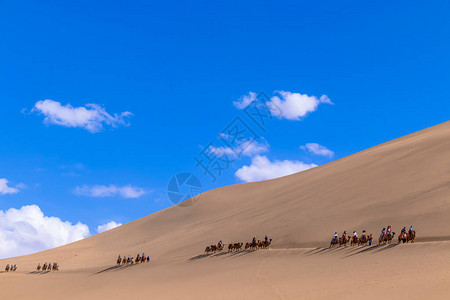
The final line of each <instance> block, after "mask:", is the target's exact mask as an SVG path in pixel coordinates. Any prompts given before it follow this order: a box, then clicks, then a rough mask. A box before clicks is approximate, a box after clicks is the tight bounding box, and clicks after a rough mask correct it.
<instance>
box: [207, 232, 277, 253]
mask: <svg viewBox="0 0 450 300" xmlns="http://www.w3.org/2000/svg"><path fill="white" fill-rule="evenodd" d="M271 243H272V239H269V238H268V237H267V235H266V236H265V238H264V241H261V240H258V241H257V240H256V237H253V239H252V241H251V242H248V243H245V247H244V244H243V243H241V242H238V243H232V244H228V252H233V251H240V250H242V248H243V247H244V249H245V250H257V249H268V248H269V246H270V244H271ZM224 248H225V245H224V244H223V242H222V241H219V242H218V243H217V245H211V246H207V247H206V249H205V253H216V252H220V251H222V250H223V249H224Z"/></svg>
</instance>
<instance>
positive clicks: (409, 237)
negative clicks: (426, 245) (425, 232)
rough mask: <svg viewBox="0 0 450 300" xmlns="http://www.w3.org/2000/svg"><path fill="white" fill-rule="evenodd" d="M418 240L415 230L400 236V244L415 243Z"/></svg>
mask: <svg viewBox="0 0 450 300" xmlns="http://www.w3.org/2000/svg"><path fill="white" fill-rule="evenodd" d="M415 238H416V232H415V231H414V230H413V231H411V232H408V233H406V232H405V233H401V234H400V235H399V236H398V243H399V244H400V243H401V242H403V243H409V242H411V243H414V239H415Z"/></svg>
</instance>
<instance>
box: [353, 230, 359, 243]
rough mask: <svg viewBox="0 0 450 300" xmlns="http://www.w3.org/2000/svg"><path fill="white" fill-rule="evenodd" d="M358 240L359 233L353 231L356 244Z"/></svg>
mask: <svg viewBox="0 0 450 300" xmlns="http://www.w3.org/2000/svg"><path fill="white" fill-rule="evenodd" d="M357 240H358V233H357V232H356V231H353V241H354V242H356V241H357Z"/></svg>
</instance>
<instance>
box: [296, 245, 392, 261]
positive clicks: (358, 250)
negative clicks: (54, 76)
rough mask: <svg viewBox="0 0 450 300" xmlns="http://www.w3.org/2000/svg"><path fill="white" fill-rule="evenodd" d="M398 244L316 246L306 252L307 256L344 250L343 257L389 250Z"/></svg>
mask: <svg viewBox="0 0 450 300" xmlns="http://www.w3.org/2000/svg"><path fill="white" fill-rule="evenodd" d="M396 246H397V244H390V245H373V246H356V247H352V246H347V247H338V248H320V247H318V248H314V249H311V250H309V251H307V252H305V253H304V255H306V256H311V255H323V254H331V253H338V252H342V253H344V254H346V255H345V256H344V257H343V258H347V257H351V256H355V255H358V254H363V253H368V252H373V253H378V252H381V251H387V250H390V249H392V248H394V247H396Z"/></svg>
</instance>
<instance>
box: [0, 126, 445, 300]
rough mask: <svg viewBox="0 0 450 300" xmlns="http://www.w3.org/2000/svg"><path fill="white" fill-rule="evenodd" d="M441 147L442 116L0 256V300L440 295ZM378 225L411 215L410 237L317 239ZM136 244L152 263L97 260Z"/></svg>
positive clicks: (397, 223)
mask: <svg viewBox="0 0 450 300" xmlns="http://www.w3.org/2000/svg"><path fill="white" fill-rule="evenodd" d="M449 150H450V122H447V123H444V124H441V125H438V126H435V127H432V128H429V129H426V130H423V131H420V132H418V133H415V134H412V135H408V136H406V137H403V138H400V139H397V140H394V141H391V142H388V143H385V144H382V145H380V146H377V147H374V148H371V149H368V150H366V151H363V152H360V153H357V154H354V155H352V156H349V157H346V158H343V159H340V160H337V161H335V162H332V163H329V164H326V165H323V166H320V167H317V168H315V169H311V170H308V171H306V172H302V173H298V174H294V175H291V176H287V177H284V178H279V179H275V180H270V181H265V182H258V183H247V184H239V185H233V186H227V187H223V188H219V189H216V190H213V191H209V192H206V193H204V194H203V195H202V197H201V199H200V201H199V202H198V203H197V204H196V205H194V206H192V207H187V208H181V207H172V208H169V209H166V210H164V211H161V212H158V213H155V214H153V215H150V216H148V217H145V218H142V219H139V220H136V221H134V222H131V223H129V224H126V225H124V226H121V227H120V228H117V229H114V230H111V231H108V232H105V233H102V234H99V235H96V236H93V237H91V238H88V239H85V240H83V241H80V242H77V243H74V244H70V245H67V246H64V247H60V248H56V249H52V250H49V251H45V252H41V253H37V254H33V255H28V256H24V257H19V258H15V259H13V260H11V259H9V260H7V261H5V260H3V261H0V265H4V264H6V263H8V262H12V261H14V263H17V264H18V265H19V266H20V268H21V271H20V272H17V273H16V274H10V273H9V274H6V273H2V274H0V299H4V297H5V296H7V295H8V296H12V295H14V296H18V297H19V299H28V298H32V295H33V298H35V299H39V297H37V298H36V295H40V294H41V293H43V292H44V291H45V294H46V297H45V298H46V299H49V298H50V299H52V298H59V297H60V296H61V295H62V294H64V299H99V298H101V297H103V298H105V299H116V298H117V299H123V298H125V297H127V296H131V298H132V299H148V298H149V297H148V296H149V295H153V296H155V298H156V299H163V298H168V299H181V298H182V299H191V298H192V299H194V298H195V299H277V298H279V299H331V298H334V297H336V296H338V298H341V297H343V296H344V295H345V296H347V297H350V298H351V299H359V298H361V297H364V298H366V299H375V298H378V297H380V296H391V297H393V298H395V299H424V298H428V299H430V298H432V299H446V298H448V297H449V296H450V291H449V288H448V286H450V285H449V284H450V278H449V276H450V271H448V270H450V252H449V249H450V242H447V240H448V239H449V237H450V218H449V217H450V182H449V181H450V151H449ZM388 224H391V225H392V226H393V228H394V231H397V232H398V231H399V230H400V228H401V227H403V226H409V225H411V224H414V225H415V227H416V229H417V232H418V236H419V240H418V241H419V243H417V244H415V245H400V246H396V247H373V248H353V249H339V250H328V249H323V248H316V247H324V246H326V245H327V243H328V242H329V239H330V236H331V234H332V233H333V232H334V231H342V230H345V229H346V230H347V231H353V230H358V231H361V230H362V229H366V230H367V231H369V232H373V233H375V234H376V235H378V232H379V231H380V229H381V227H382V226H386V225H388ZM266 233H267V234H268V235H270V236H271V237H273V238H274V243H273V248H272V249H271V250H260V251H257V252H242V253H240V254H221V255H215V256H207V257H203V256H199V254H201V252H202V251H203V249H204V246H205V245H207V244H211V243H215V242H217V241H218V239H222V240H224V241H225V242H233V241H247V240H249V239H250V238H251V237H252V236H253V235H257V236H263V235H264V234H266ZM142 250H145V251H146V252H147V253H150V254H151V255H152V258H153V262H152V263H151V264H148V265H139V266H133V267H129V268H119V269H108V268H109V267H111V265H112V262H113V261H114V259H115V257H116V256H117V255H118V254H119V253H120V254H126V255H127V254H136V253H137V252H138V251H139V252H141V251H142ZM43 261H59V262H60V263H61V265H62V271H60V272H58V273H51V274H29V272H30V271H32V270H33V269H34V267H35V265H36V263H37V262H43ZM100 271H103V272H100ZM98 272H100V273H98ZM96 273H97V274H96ZM5 287H6V288H7V289H6V290H5V289H4V288H5ZM24 287H26V288H24ZM52 290H53V291H54V293H53V294H52V293H51V292H50V291H52ZM36 293H37V294H36ZM425 296H426V297H425ZM15 299H17V297H15Z"/></svg>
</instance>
